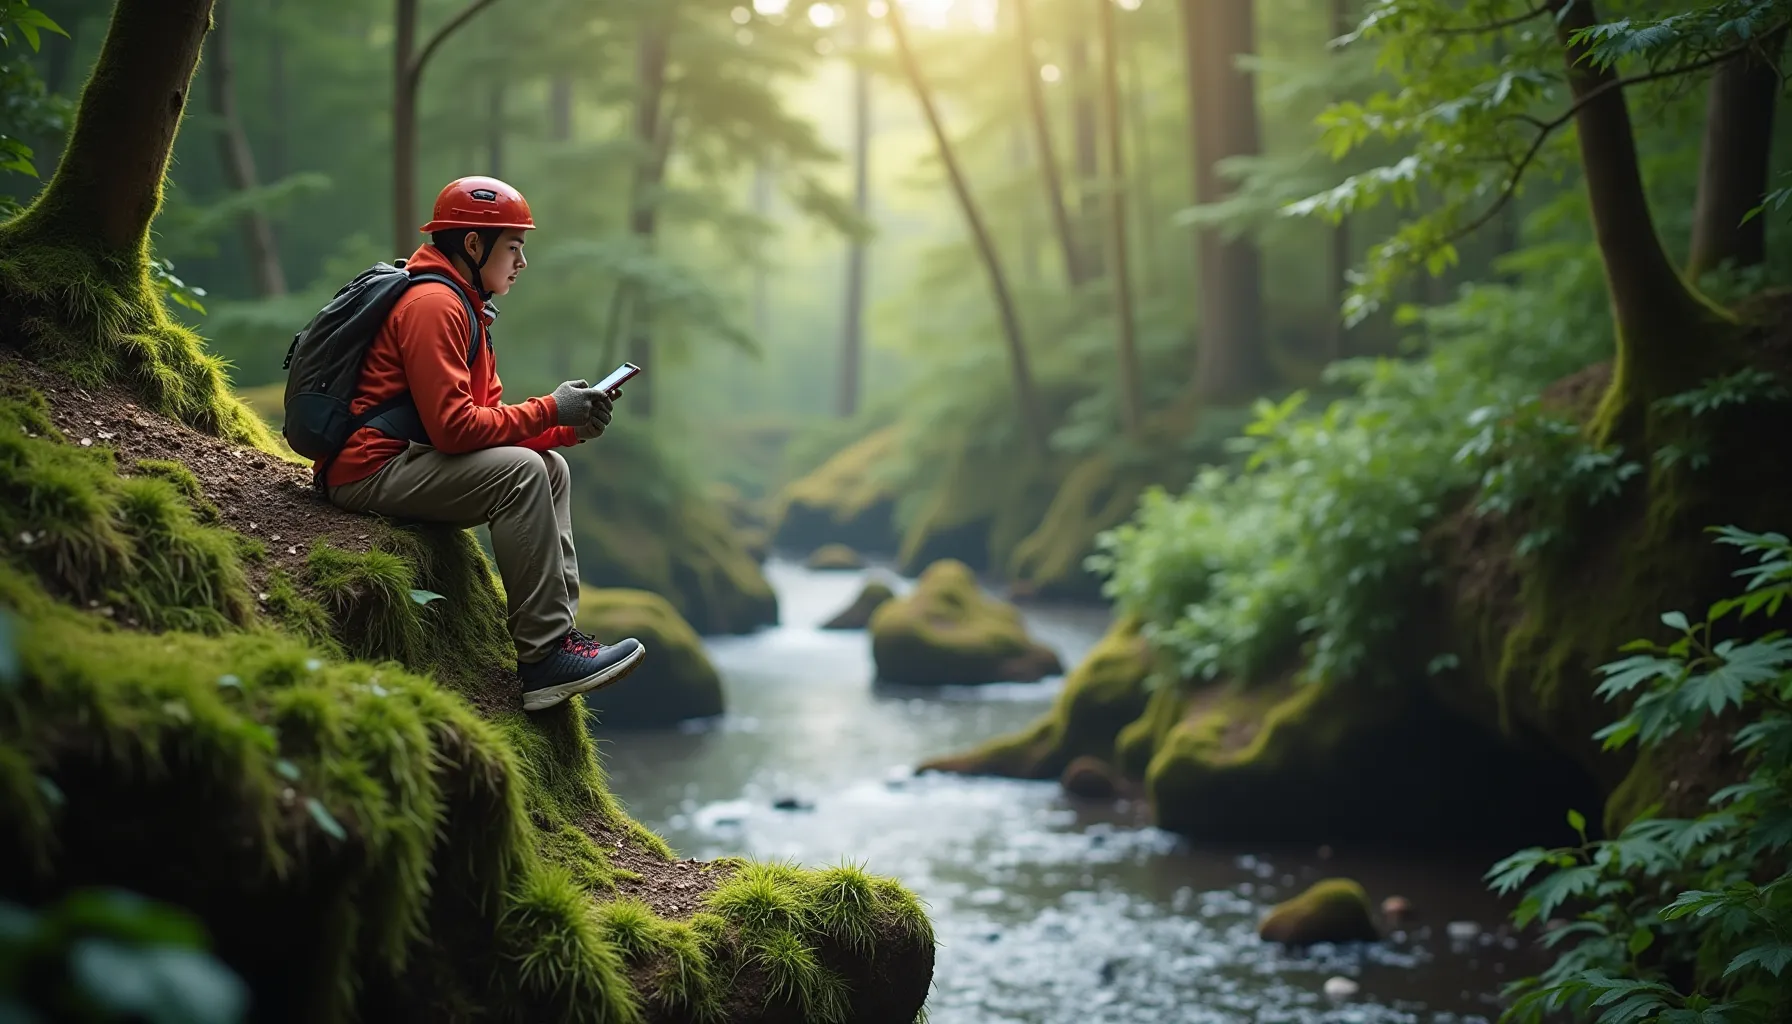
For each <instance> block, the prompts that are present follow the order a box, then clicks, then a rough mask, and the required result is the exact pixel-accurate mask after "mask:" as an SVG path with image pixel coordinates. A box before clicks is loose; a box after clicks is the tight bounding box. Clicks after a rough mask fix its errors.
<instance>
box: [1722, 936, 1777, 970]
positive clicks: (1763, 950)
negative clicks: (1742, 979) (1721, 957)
mask: <svg viewBox="0 0 1792 1024" xmlns="http://www.w3.org/2000/svg"><path fill="white" fill-rule="evenodd" d="M1788 964H1792V942H1769V943H1766V944H1764V945H1760V946H1751V947H1750V948H1748V949H1745V950H1743V951H1742V952H1740V953H1738V954H1736V958H1735V959H1734V960H1731V961H1730V966H1728V967H1726V968H1724V976H1725V977H1729V976H1730V975H1732V974H1735V973H1736V972H1737V971H1740V970H1742V969H1743V968H1744V967H1748V966H1750V965H1754V966H1758V967H1760V968H1761V969H1762V970H1764V971H1766V972H1767V973H1768V974H1771V975H1773V976H1774V977H1776V978H1777V977H1779V976H1780V973H1781V972H1783V971H1784V970H1785V969H1786V966H1787V965H1788Z"/></svg>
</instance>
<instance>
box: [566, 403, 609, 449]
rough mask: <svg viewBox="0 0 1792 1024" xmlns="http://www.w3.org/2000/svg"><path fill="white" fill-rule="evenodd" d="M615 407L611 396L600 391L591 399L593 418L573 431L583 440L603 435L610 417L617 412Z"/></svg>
mask: <svg viewBox="0 0 1792 1024" xmlns="http://www.w3.org/2000/svg"><path fill="white" fill-rule="evenodd" d="M614 409H615V406H614V403H612V401H611V400H610V396H609V395H606V394H603V393H601V392H600V393H599V394H598V396H597V397H596V398H594V399H592V400H591V418H590V419H588V420H586V421H585V422H583V423H581V424H579V425H578V426H576V427H574V428H573V433H574V434H576V435H578V438H579V440H581V441H589V440H591V439H593V438H597V437H602V436H603V433H604V428H605V427H608V426H609V425H610V417H611V416H613V415H614V414H615V413H614Z"/></svg>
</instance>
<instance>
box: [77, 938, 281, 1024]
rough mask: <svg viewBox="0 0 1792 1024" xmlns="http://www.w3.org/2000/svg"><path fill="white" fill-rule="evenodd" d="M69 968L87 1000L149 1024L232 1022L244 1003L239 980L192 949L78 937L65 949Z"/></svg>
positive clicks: (245, 996) (245, 995) (243, 989)
mask: <svg viewBox="0 0 1792 1024" xmlns="http://www.w3.org/2000/svg"><path fill="white" fill-rule="evenodd" d="M69 968H70V973H71V974H73V975H74V977H75V980H76V981H77V982H78V983H79V984H80V986H81V990H82V991H83V993H84V994H86V995H87V996H88V997H89V998H90V999H93V1000H94V1001H95V1002H97V1003H98V1004H100V1005H101V1006H102V1007H104V1008H106V1009H108V1010H111V1011H113V1012H114V1013H117V1014H120V1015H124V1016H127V1017H130V1018H133V1019H142V1020H146V1021H148V1022H150V1024H235V1022H237V1021H240V1020H242V1019H243V1013H244V1011H245V1010H246V1009H247V1008H248V1002H249V998H248V990H247V988H246V987H245V986H244V985H243V983H242V981H241V980H240V979H238V978H237V977H236V975H234V974H232V973H231V972H230V970H229V969H227V968H226V967H224V966H223V965H222V964H220V963H218V962H217V961H216V960H214V959H212V958H211V957H210V956H208V955H207V954H205V953H202V952H200V951H198V950H193V949H170V948H167V947H151V948H148V949H134V948H132V947H130V946H126V945H123V944H120V943H118V942H114V941H111V940H107V939H84V940H81V941H79V942H77V943H75V945H74V947H73V948H72V949H70V950H69Z"/></svg>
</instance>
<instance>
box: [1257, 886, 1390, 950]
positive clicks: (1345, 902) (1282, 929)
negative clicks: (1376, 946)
mask: <svg viewBox="0 0 1792 1024" xmlns="http://www.w3.org/2000/svg"><path fill="white" fill-rule="evenodd" d="M1257 935H1258V937H1260V938H1262V939H1263V940H1264V941H1266V942H1280V943H1283V944H1284V945H1289V946H1310V945H1313V944H1314V943H1319V942H1374V941H1375V940H1377V939H1379V938H1380V937H1381V936H1380V934H1379V933H1377V932H1376V930H1375V922H1374V921H1373V920H1372V919H1371V918H1370V916H1369V896H1368V894H1367V893H1365V892H1364V891H1363V887H1362V886H1361V885H1360V884H1358V883H1357V882H1355V881H1353V880H1351V879H1348V878H1326V879H1322V880H1320V881H1318V882H1315V883H1313V884H1312V885H1311V886H1310V887H1308V889H1307V891H1306V892H1303V893H1301V894H1300V895H1299V896H1296V897H1294V898H1293V899H1291V900H1285V901H1283V902H1281V903H1278V904H1276V905H1275V906H1274V907H1273V908H1271V910H1270V911H1269V913H1268V914H1266V915H1265V916H1264V918H1263V920H1262V921H1261V922H1260V923H1259V924H1258V925H1257Z"/></svg>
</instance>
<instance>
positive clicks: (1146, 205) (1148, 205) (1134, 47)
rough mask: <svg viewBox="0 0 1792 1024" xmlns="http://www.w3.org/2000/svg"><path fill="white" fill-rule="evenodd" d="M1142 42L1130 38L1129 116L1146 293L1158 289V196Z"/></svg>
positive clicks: (1135, 211)
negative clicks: (1154, 185)
mask: <svg viewBox="0 0 1792 1024" xmlns="http://www.w3.org/2000/svg"><path fill="white" fill-rule="evenodd" d="M1140 45H1141V44H1140V42H1139V41H1138V40H1137V39H1131V40H1129V41H1128V46H1127V54H1126V77H1127V93H1128V96H1129V98H1130V100H1131V103H1130V104H1129V106H1130V109H1129V110H1128V112H1127V114H1128V116H1127V120H1128V121H1129V122H1130V123H1131V125H1132V153H1133V158H1132V167H1133V171H1132V179H1131V180H1132V181H1133V183H1134V184H1135V186H1136V188H1135V191H1136V192H1137V194H1138V201H1137V202H1135V203H1133V211H1134V213H1133V215H1134V217H1136V218H1137V219H1138V224H1139V260H1140V263H1141V270H1142V271H1143V276H1144V279H1145V283H1144V289H1145V292H1146V294H1151V293H1152V292H1154V291H1156V289H1157V285H1158V276H1157V226H1158V225H1157V199H1156V196H1155V195H1154V190H1153V189H1152V187H1151V172H1152V161H1151V115H1150V109H1149V106H1148V103H1149V101H1148V100H1147V99H1146V96H1145V76H1144V72H1143V71H1142V70H1141V69H1140V67H1139V48H1140Z"/></svg>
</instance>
